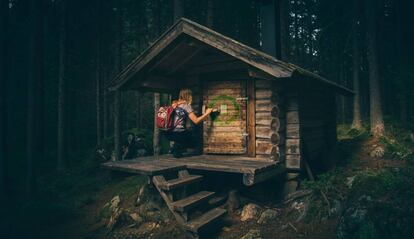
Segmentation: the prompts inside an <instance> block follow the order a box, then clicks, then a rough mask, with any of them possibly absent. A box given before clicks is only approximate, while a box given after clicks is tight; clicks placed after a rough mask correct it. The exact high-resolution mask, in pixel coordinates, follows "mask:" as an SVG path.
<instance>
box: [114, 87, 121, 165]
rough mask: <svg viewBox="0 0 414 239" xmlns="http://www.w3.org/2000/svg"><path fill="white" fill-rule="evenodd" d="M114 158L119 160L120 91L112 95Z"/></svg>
mask: <svg viewBox="0 0 414 239" xmlns="http://www.w3.org/2000/svg"><path fill="white" fill-rule="evenodd" d="M114 97H115V99H114V144H115V146H114V153H115V155H114V156H115V158H114V160H121V112H120V111H121V91H120V90H116V91H115V95H114Z"/></svg>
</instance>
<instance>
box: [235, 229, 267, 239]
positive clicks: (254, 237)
mask: <svg viewBox="0 0 414 239" xmlns="http://www.w3.org/2000/svg"><path fill="white" fill-rule="evenodd" d="M240 239H262V235H261V233H260V231H259V230H255V229H251V230H250V231H249V232H248V233H247V234H246V235H244V236H242V237H241V238H240Z"/></svg>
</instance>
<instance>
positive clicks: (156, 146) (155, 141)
mask: <svg viewBox="0 0 414 239" xmlns="http://www.w3.org/2000/svg"><path fill="white" fill-rule="evenodd" d="M159 108H160V94H159V93H154V114H153V115H154V116H155V115H156V114H157V112H158V109H159ZM153 150H154V157H155V158H156V159H158V156H159V154H160V131H159V129H158V128H157V122H156V117H154V133H153Z"/></svg>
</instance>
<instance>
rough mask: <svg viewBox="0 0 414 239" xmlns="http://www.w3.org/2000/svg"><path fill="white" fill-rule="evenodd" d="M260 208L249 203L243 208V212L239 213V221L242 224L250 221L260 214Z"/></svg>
mask: <svg viewBox="0 0 414 239" xmlns="http://www.w3.org/2000/svg"><path fill="white" fill-rule="evenodd" d="M260 209H261V208H260V207H259V206H258V205H256V204H254V203H249V204H247V205H246V206H244V207H243V211H242V213H241V217H240V221H242V222H244V221H247V220H251V219H253V218H255V217H257V216H258V215H259V213H260Z"/></svg>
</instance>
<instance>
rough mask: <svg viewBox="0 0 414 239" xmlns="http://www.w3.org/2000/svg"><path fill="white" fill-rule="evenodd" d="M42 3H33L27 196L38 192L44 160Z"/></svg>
mask: <svg viewBox="0 0 414 239" xmlns="http://www.w3.org/2000/svg"><path fill="white" fill-rule="evenodd" d="M42 10H43V1H42V0H31V1H30V13H29V14H30V20H31V21H30V22H31V27H30V37H29V41H30V43H29V70H28V78H27V79H28V83H27V94H28V95H27V136H26V140H27V144H26V147H27V150H26V153H27V155H26V157H27V168H26V193H27V195H28V196H29V197H30V196H31V195H33V194H34V193H35V192H36V185H37V183H36V180H37V177H36V168H37V167H36V166H37V163H38V162H39V161H40V159H42V158H43V153H44V152H43V100H42V99H43V12H42Z"/></svg>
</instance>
